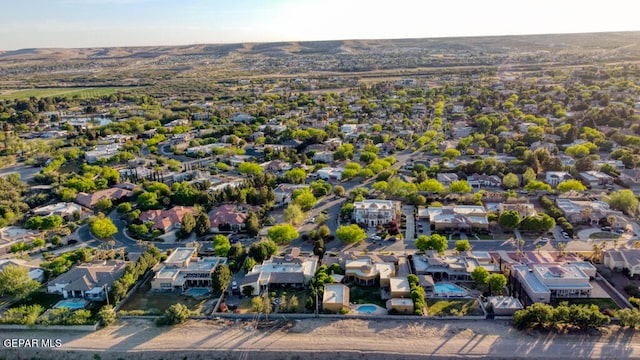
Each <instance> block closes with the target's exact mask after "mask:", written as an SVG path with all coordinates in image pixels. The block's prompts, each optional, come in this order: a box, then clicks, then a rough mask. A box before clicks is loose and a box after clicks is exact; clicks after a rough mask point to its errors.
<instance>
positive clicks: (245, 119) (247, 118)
mask: <svg viewBox="0 0 640 360" xmlns="http://www.w3.org/2000/svg"><path fill="white" fill-rule="evenodd" d="M230 120H231V121H234V122H242V123H250V122H252V121H253V120H255V117H253V116H252V115H249V114H247V113H243V112H237V113H235V114H233V115H232V116H231V117H230Z"/></svg>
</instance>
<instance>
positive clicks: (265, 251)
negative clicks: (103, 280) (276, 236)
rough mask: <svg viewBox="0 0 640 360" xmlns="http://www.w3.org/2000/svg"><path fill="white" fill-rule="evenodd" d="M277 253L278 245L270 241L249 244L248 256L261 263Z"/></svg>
mask: <svg viewBox="0 0 640 360" xmlns="http://www.w3.org/2000/svg"><path fill="white" fill-rule="evenodd" d="M277 251H278V245H277V244H276V243H275V242H273V241H271V240H261V241H259V242H257V243H253V244H251V246H250V247H249V253H248V254H249V256H250V257H252V258H254V259H255V260H256V261H257V262H259V263H261V262H263V261H265V260H266V259H268V258H269V257H270V256H271V255H274V254H275V253H276V252H277Z"/></svg>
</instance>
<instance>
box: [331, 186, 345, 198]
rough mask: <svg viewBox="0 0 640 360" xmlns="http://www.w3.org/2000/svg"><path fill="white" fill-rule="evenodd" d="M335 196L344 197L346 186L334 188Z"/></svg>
mask: <svg viewBox="0 0 640 360" xmlns="http://www.w3.org/2000/svg"><path fill="white" fill-rule="evenodd" d="M333 195H335V196H342V195H344V186H342V185H336V186H334V187H333Z"/></svg>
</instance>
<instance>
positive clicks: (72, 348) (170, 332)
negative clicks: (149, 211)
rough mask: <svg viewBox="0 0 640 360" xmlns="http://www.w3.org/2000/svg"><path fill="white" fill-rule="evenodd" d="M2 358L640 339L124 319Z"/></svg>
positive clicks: (392, 349) (526, 349)
mask: <svg viewBox="0 0 640 360" xmlns="http://www.w3.org/2000/svg"><path fill="white" fill-rule="evenodd" d="M0 336H1V337H2V339H3V347H2V350H1V351H0V358H2V359H34V358H35V359H105V360H106V359H131V358H135V359H138V360H145V359H161V358H162V359H267V360H268V359H305V360H306V359H332V360H337V359H374V360H375V359H418V358H424V357H429V358H432V359H460V358H488V359H516V358H527V359H587V358H600V359H623V358H640V341H638V340H640V334H636V333H635V332H634V331H631V330H623V329H619V328H617V327H614V326H612V327H609V328H607V330H606V331H604V332H600V333H592V334H589V335H587V334H580V335H576V334H571V335H564V334H547V333H524V332H520V331H518V330H515V329H513V328H511V327H510V326H509V323H508V322H503V321H469V320H459V321H445V320H437V321H427V322H423V321H420V322H411V321H399V320H390V321H365V320H356V319H345V320H325V319H319V320H318V319H314V320H301V321H293V322H292V323H288V324H286V325H285V324H279V325H273V324H271V325H269V326H264V327H261V328H260V329H256V327H255V326H254V324H251V323H244V322H238V323H234V322H222V321H220V322H216V321H189V322H187V323H185V324H182V325H179V326H175V327H162V328H159V327H156V326H155V325H154V324H153V323H152V322H151V321H147V320H126V321H120V322H118V323H117V324H115V325H113V326H111V327H109V328H106V329H102V330H99V331H97V332H94V333H88V334H87V333H79V332H75V333H74V332H67V333H60V332H52V331H20V332H13V333H7V332H3V333H0ZM12 338H21V339H25V338H39V339H42V338H50V339H60V340H61V342H62V346H61V347H59V348H56V349H43V348H36V349H33V348H32V349H25V348H21V349H10V348H7V347H6V345H7V344H6V343H5V342H6V341H4V340H5V339H12Z"/></svg>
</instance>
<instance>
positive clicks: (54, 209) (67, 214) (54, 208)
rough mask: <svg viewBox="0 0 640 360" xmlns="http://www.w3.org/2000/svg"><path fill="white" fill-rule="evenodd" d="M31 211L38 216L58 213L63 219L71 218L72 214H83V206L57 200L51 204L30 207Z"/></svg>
mask: <svg viewBox="0 0 640 360" xmlns="http://www.w3.org/2000/svg"><path fill="white" fill-rule="evenodd" d="M31 212H32V213H33V214H34V215H39V216H50V215H58V216H60V217H62V218H65V219H72V218H73V215H74V214H76V213H77V214H79V215H80V217H82V215H83V207H82V206H80V205H78V204H74V203H68V202H59V203H55V204H51V205H45V206H40V207H37V208H35V209H32V210H31Z"/></svg>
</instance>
